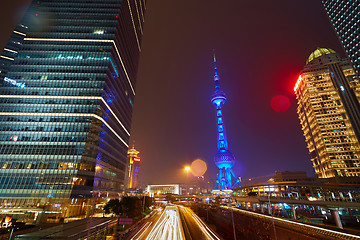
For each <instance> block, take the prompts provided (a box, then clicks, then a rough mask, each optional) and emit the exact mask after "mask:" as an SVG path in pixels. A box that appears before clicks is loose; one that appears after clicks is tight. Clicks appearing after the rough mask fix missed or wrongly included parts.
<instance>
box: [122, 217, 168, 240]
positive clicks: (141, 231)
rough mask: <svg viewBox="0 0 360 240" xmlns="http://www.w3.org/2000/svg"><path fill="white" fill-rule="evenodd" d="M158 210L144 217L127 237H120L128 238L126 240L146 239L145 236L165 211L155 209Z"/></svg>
mask: <svg viewBox="0 0 360 240" xmlns="http://www.w3.org/2000/svg"><path fill="white" fill-rule="evenodd" d="M155 211H156V212H155V213H154V214H153V215H152V216H150V217H148V218H146V219H143V220H142V221H141V222H140V223H139V224H138V225H137V226H136V227H134V228H133V229H132V230H131V232H129V233H128V234H127V235H126V236H125V237H123V238H120V239H126V240H138V239H145V238H144V236H146V235H147V234H148V233H149V232H150V230H151V229H152V227H153V225H154V223H155V222H157V221H158V220H159V218H160V217H161V215H162V213H163V212H164V211H159V210H155Z"/></svg>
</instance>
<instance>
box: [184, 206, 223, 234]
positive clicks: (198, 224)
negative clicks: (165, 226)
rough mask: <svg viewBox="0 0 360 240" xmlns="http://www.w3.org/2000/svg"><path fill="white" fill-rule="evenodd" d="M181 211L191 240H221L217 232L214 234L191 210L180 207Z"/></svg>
mask: <svg viewBox="0 0 360 240" xmlns="http://www.w3.org/2000/svg"><path fill="white" fill-rule="evenodd" d="M179 209H180V212H181V215H182V217H183V218H184V221H185V224H186V227H187V228H188V230H189V233H190V236H191V239H193V240H202V239H204V240H220V238H219V237H218V236H217V235H216V234H215V232H213V231H212V230H211V229H210V228H209V227H208V226H207V225H206V224H205V223H204V222H203V221H202V220H201V219H200V218H199V217H198V216H197V215H196V214H195V213H194V212H193V211H192V210H191V209H190V208H188V207H183V206H179ZM184 227H185V226H184Z"/></svg>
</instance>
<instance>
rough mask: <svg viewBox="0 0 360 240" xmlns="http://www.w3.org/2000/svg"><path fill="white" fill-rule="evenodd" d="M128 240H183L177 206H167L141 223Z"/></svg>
mask: <svg viewBox="0 0 360 240" xmlns="http://www.w3.org/2000/svg"><path fill="white" fill-rule="evenodd" d="M126 239H128V240H160V239H161V240H185V236H184V233H183V228H182V226H181V220H180V216H179V212H178V207H177V206H167V207H166V208H165V210H163V211H161V212H158V213H157V214H156V215H155V216H152V217H150V218H148V219H145V220H144V221H142V223H141V224H139V226H137V227H136V229H135V230H134V231H133V233H132V234H130V236H127V237H126Z"/></svg>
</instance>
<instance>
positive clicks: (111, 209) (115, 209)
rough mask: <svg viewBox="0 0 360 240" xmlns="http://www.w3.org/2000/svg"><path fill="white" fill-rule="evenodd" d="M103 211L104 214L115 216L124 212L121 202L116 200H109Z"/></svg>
mask: <svg viewBox="0 0 360 240" xmlns="http://www.w3.org/2000/svg"><path fill="white" fill-rule="evenodd" d="M104 211H105V213H106V214H109V213H114V214H116V215H120V214H121V213H122V212H123V211H124V209H123V206H122V204H121V202H120V201H119V200H118V199H111V200H110V201H108V202H107V204H106V205H105V207H104Z"/></svg>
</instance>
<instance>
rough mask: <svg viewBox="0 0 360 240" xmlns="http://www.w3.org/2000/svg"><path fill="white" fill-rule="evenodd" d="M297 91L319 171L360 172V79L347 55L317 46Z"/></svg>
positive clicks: (332, 175)
mask: <svg viewBox="0 0 360 240" xmlns="http://www.w3.org/2000/svg"><path fill="white" fill-rule="evenodd" d="M294 91H295V94H296V99H297V101H298V106H297V113H298V115H299V119H300V123H301V126H302V130H303V131H304V136H305V140H306V144H307V148H308V149H309V154H310V159H311V161H312V163H313V167H314V169H315V173H316V175H317V176H318V177H319V178H336V179H340V178H339V177H358V176H360V145H359V143H360V141H359V140H360V112H359V110H360V106H359V98H360V83H359V79H358V78H357V76H356V74H355V71H354V69H353V67H352V66H351V64H350V62H349V61H348V59H341V58H340V57H339V55H338V54H337V53H336V52H335V51H333V50H331V49H328V48H317V49H316V50H315V51H314V52H313V53H311V54H310V56H309V58H308V60H307V61H306V66H305V67H304V69H303V70H302V73H301V75H300V76H299V78H298V80H297V82H296V85H295V87H294Z"/></svg>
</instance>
